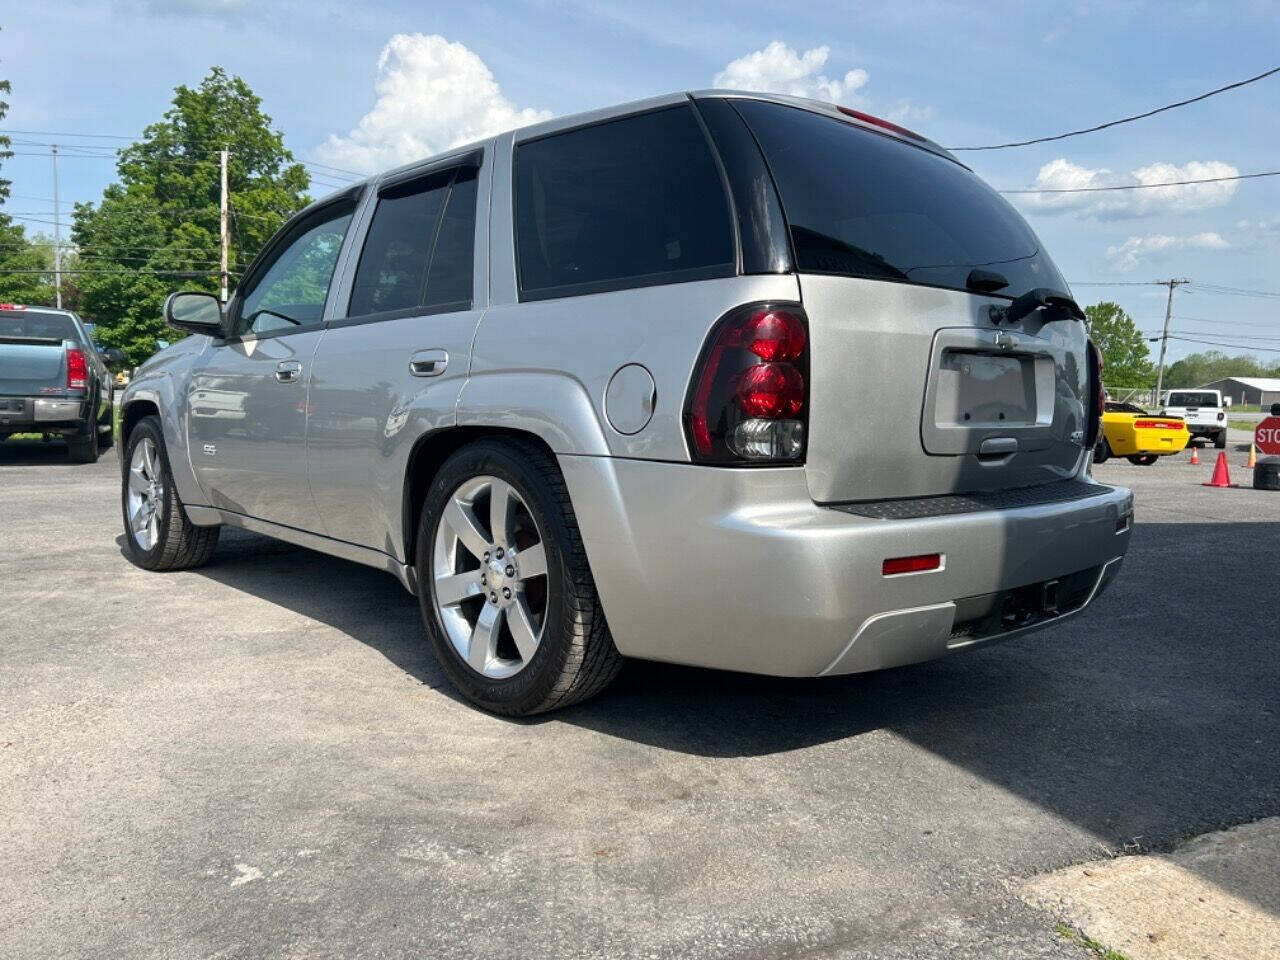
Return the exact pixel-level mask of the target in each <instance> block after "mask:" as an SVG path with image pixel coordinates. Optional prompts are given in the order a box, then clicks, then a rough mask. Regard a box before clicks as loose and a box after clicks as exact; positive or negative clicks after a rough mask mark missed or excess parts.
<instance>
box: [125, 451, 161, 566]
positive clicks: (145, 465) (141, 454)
mask: <svg viewBox="0 0 1280 960" xmlns="http://www.w3.org/2000/svg"><path fill="white" fill-rule="evenodd" d="M163 515H164V478H163V477H162V475H161V473H160V454H159V452H158V451H157V450H156V445H155V441H154V440H152V439H151V438H150V437H143V438H142V439H141V440H139V441H138V443H136V444H135V445H134V448H133V454H132V455H131V456H130V457H129V468H128V473H127V474H126V476H125V517H126V519H127V521H128V524H129V534H130V536H132V537H133V539H134V540H135V541H136V542H137V544H138V546H139V547H140V548H142V549H143V550H151V549H153V548H154V547H155V545H156V543H157V542H159V540H160V520H161V517H162V516H163Z"/></svg>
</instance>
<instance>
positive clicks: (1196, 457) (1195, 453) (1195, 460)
mask: <svg viewBox="0 0 1280 960" xmlns="http://www.w3.org/2000/svg"><path fill="white" fill-rule="evenodd" d="M1187 463H1190V464H1193V465H1195V466H1197V467H1198V466H1200V448H1199V447H1197V446H1192V447H1191V459H1190V460H1188V461H1187Z"/></svg>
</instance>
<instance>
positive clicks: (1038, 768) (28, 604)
mask: <svg viewBox="0 0 1280 960" xmlns="http://www.w3.org/2000/svg"><path fill="white" fill-rule="evenodd" d="M1229 453H1230V457H1231V466H1232V468H1233V471H1234V473H1233V478H1234V479H1236V480H1238V481H1244V482H1247V477H1246V475H1245V471H1243V470H1242V469H1240V468H1239V464H1242V463H1243V460H1244V455H1243V454H1241V453H1239V452H1238V451H1235V450H1232V451H1229ZM1202 459H1203V460H1204V463H1202V464H1201V465H1200V466H1197V467H1193V466H1189V465H1187V464H1186V463H1185V460H1186V454H1183V455H1181V456H1180V457H1178V458H1174V459H1170V460H1167V461H1162V462H1161V463H1159V464H1157V465H1156V466H1154V467H1134V466H1131V465H1129V464H1128V463H1126V462H1125V461H1123V460H1121V461H1112V462H1110V463H1108V464H1105V465H1103V466H1101V467H1099V468H1097V471H1096V472H1097V475H1098V476H1099V477H1100V478H1101V479H1103V480H1104V481H1108V482H1116V483H1125V484H1128V485H1131V486H1132V487H1133V488H1134V489H1135V491H1136V493H1137V503H1138V506H1137V518H1138V523H1137V525H1136V528H1135V532H1134V539H1133V544H1132V547H1131V550H1130V555H1129V560H1128V561H1127V562H1126V565H1125V569H1124V570H1123V572H1122V573H1121V576H1120V579H1119V581H1118V583H1117V584H1116V585H1115V586H1114V587H1113V588H1112V589H1111V591H1110V592H1109V593H1108V594H1106V595H1105V596H1104V597H1103V598H1102V599H1100V600H1099V601H1098V603H1097V604H1096V606H1095V607H1094V608H1093V609H1092V610H1091V611H1090V612H1089V613H1088V614H1086V615H1085V616H1083V617H1081V618H1078V619H1077V620H1074V621H1071V622H1070V623H1068V624H1064V625H1063V626H1061V627H1059V628H1057V629H1054V630H1052V631H1047V632H1044V633H1041V634H1037V635H1035V636H1032V637H1028V638H1024V639H1021V640H1019V641H1017V642H1013V643H1009V644H1005V645H1002V646H997V647H992V648H988V649H985V650H980V651H974V652H970V653H967V654H964V655H959V656H955V657H953V658H949V659H946V660H942V661H938V662H934V663H930V664H923V665H920V666H916V667H910V668H904V669H899V670H892V671H887V672H883V673H878V674H872V675H862V676H855V677H848V678H837V679H830V680H822V681H780V680H772V679H767V678H758V677H749V676H741V675H733V674H724V673H716V672H711V671H700V670H691V669H682V668H676V667H670V666H660V665H650V664H632V665H630V666H629V668H628V670H627V671H626V672H625V673H624V675H623V677H622V678H621V679H620V681H619V682H618V683H617V684H616V685H615V686H614V687H613V688H611V690H610V691H609V692H608V693H606V694H605V695H604V696H602V697H600V698H598V699H597V700H594V701H592V702H591V703H589V704H585V705H582V706H580V707H577V708H574V709H571V710H567V711H564V712H562V713H558V714H555V715H553V716H551V717H548V718H544V719H541V720H539V721H536V722H511V721H507V720H501V719H497V718H494V717H490V716H486V715H483V714H480V713H477V712H476V711H474V710H472V709H470V708H468V707H467V706H465V705H464V704H462V703H461V702H459V701H458V700H457V699H456V697H455V696H453V694H452V693H451V691H450V689H449V688H448V687H447V685H445V683H444V680H443V677H442V675H441V673H440V671H439V670H438V669H437V668H436V666H435V665H434V663H433V662H432V660H431V656H430V653H429V651H428V650H427V649H426V648H425V646H424V644H423V642H422V641H421V639H420V634H419V627H418V623H417V610H416V607H415V604H414V601H413V600H412V598H411V597H409V596H408V595H407V594H406V593H405V592H404V591H403V590H402V589H401V587H400V586H399V585H398V584H397V583H396V582H395V581H394V580H393V579H392V578H391V577H389V576H387V575H385V574H381V573H378V572H376V571H373V570H369V569H366V568H364V567H360V566H356V565H352V564H349V563H345V562H343V561H339V560H335V559H330V558H327V557H324V556H321V555H319V554H314V553H311V552H308V551H305V550H300V549H296V548H293V547H289V546H286V545H283V544H279V543H275V542H273V541H270V540H266V539H263V538H260V537H256V536H251V535H248V534H244V533H238V532H230V533H228V535H227V536H225V537H224V539H223V542H222V544H221V545H220V546H219V549H218V553H217V555H216V556H215V559H214V561H213V563H212V564H211V565H210V566H208V567H207V568H205V569H203V570H200V571H196V572H188V573H181V574H171V575H156V574H148V573H144V572H143V571H140V570H138V569H135V568H134V567H132V566H131V565H130V564H129V563H128V562H127V561H126V560H125V559H124V557H123V556H122V555H121V552H120V543H121V542H122V541H120V539H119V536H120V518H119V507H118V492H117V490H118V487H117V483H118V481H117V474H116V469H117V468H116V464H115V460H114V455H113V454H109V455H107V456H104V457H103V459H102V460H101V461H100V462H99V463H98V464H97V465H96V466H87V467H77V466H72V465H70V464H68V463H66V462H65V455H64V454H63V452H62V450H61V449H60V448H59V447H56V446H53V445H46V446H42V445H40V444H33V443H14V442H12V441H11V442H9V443H6V444H3V445H0V530H3V543H4V547H5V549H4V551H3V552H2V553H0V582H2V583H3V584H4V597H5V601H6V602H5V616H4V618H3V620H0V640H2V642H3V646H4V650H5V654H6V663H5V669H4V670H3V671H0V790H2V791H3V797H4V807H3V809H4V812H5V818H4V828H3V842H2V843H0V956H3V957H5V958H12V960H23V958H31V960H35V958H41V960H43V958H47V957H52V956H57V957H72V958H79V957H84V958H90V957H92V958H101V957H105V956H128V957H144V958H161V957H164V958H168V957H173V958H179V957H181V958H188V957H235V958H239V957H243V958H258V957H266V956H270V957H334V958H338V957H341V958H354V957H401V956H405V957H407V956H414V957H418V956H429V957H432V958H433V960H445V958H453V957H480V956H484V957H510V958H522V960H523V958H529V957H631V956H636V957H702V956H708V957H710V956H714V957H717V958H724V957H752V958H756V957H758V958H781V957H823V958H827V957H878V958H896V957H939V958H941V957H948V958H968V957H974V958H978V957H982V958H991V957H1009V958H1020V960H1025V958H1040V957H1075V958H1081V957H1085V956H1088V954H1087V953H1086V952H1085V951H1084V950H1083V949H1082V948H1081V947H1079V946H1077V945H1075V944H1072V943H1069V942H1068V941H1066V940H1064V939H1062V938H1061V937H1059V936H1058V935H1056V934H1055V933H1054V930H1053V927H1054V921H1055V919H1056V918H1055V917H1053V916H1051V915H1049V914H1046V913H1042V912H1040V911H1038V910H1036V909H1034V908H1032V907H1030V906H1028V905H1026V904H1024V903H1023V902H1022V901H1021V900H1020V899H1019V898H1018V897H1017V895H1016V887H1017V885H1018V884H1019V883H1020V882H1022V881H1024V880H1025V879H1026V878H1027V877H1029V876H1032V875H1034V874H1036V873H1038V872H1041V871H1045V870H1049V869H1053V868H1057V867H1060V866H1063V865H1065V864H1068V863H1071V862H1075V861H1079V860H1085V859H1093V858H1096V857H1098V856H1099V855H1100V854H1103V853H1104V852H1105V851H1109V850H1119V849H1121V848H1124V847H1125V846H1126V845H1129V846H1130V848H1133V847H1135V846H1136V847H1140V848H1144V849H1156V850H1162V849H1168V848H1170V847H1172V846H1173V845H1175V844H1176V843H1178V842H1179V841H1180V840H1182V839H1184V838H1186V837H1188V836H1190V835H1194V834H1198V833H1201V832H1204V831H1207V830H1212V829H1217V828H1223V827H1228V826H1231V825H1234V824H1238V823H1242V822H1247V821H1251V820H1255V819H1258V818H1261V817H1264V816H1269V815H1276V814H1280V715H1278V713H1280V704H1278V702H1277V697H1276V691H1277V689H1280V656H1278V655H1277V653H1278V651H1277V647H1278V645H1280V626H1278V624H1280V591H1278V590H1277V588H1276V576H1277V574H1278V573H1280V569H1278V567H1277V560H1276V558H1277V556H1278V555H1280V523H1278V522H1277V521H1280V494H1276V493H1269V492H1262V491H1253V490H1248V489H1239V490H1216V489H1209V488H1206V487H1202V486H1200V483H1201V482H1202V481H1205V480H1207V479H1208V478H1209V474H1210V472H1211V470H1212V460H1213V456H1212V452H1211V451H1210V452H1209V456H1204V455H1203V453H1202Z"/></svg>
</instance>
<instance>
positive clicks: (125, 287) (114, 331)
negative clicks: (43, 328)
mask: <svg viewBox="0 0 1280 960" xmlns="http://www.w3.org/2000/svg"><path fill="white" fill-rule="evenodd" d="M261 105H262V101H261V99H260V98H259V97H258V96H256V95H255V94H254V93H253V91H252V90H251V89H249V86H248V84H246V83H245V82H244V81H243V80H242V79H240V78H239V77H235V76H229V75H228V74H227V73H226V72H225V71H224V70H222V69H221V68H220V67H214V68H212V69H211V70H210V71H209V75H208V76H207V77H205V78H204V80H203V81H202V82H201V83H200V86H199V87H196V88H194V89H192V88H190V87H186V86H179V87H178V88H177V89H176V90H175V92H174V97H173V105H172V107H171V108H170V109H169V110H168V111H167V112H166V113H165V115H164V119H163V120H161V121H160V122H159V123H155V124H152V125H150V126H148V127H147V128H146V129H145V130H144V131H143V134H142V139H141V140H138V141H137V142H135V143H133V144H131V145H130V146H128V147H125V148H124V149H123V150H121V151H120V155H119V160H118V161H117V164H116V171H117V175H118V177H119V182H117V183H113V184H111V185H110V186H108V187H107V188H106V190H104V191H103V194H102V200H101V201H100V202H99V203H98V204H96V205H94V204H77V206H76V210H75V217H74V219H75V223H74V226H73V229H72V237H73V239H74V241H75V243H76V245H77V247H78V248H79V249H80V251H81V255H82V257H83V260H84V265H85V268H86V270H87V271H88V272H85V273H83V274H80V287H81V290H80V294H81V308H82V309H83V310H84V311H85V313H86V314H88V315H89V316H90V317H92V319H93V320H94V321H95V322H97V324H98V334H99V336H100V337H101V340H102V342H103V343H104V344H106V345H110V346H118V347H120V348H121V349H122V350H124V352H125V354H126V355H127V356H128V358H129V361H130V362H131V363H138V362H140V361H142V360H143V359H145V358H146V357H147V356H149V355H150V354H151V352H152V351H153V350H154V349H155V342H156V340H157V339H158V338H164V339H173V338H174V337H175V336H176V335H175V334H174V333H173V332H172V331H170V330H168V328H166V327H165V325H164V320H163V318H162V316H161V311H162V307H163V304H164V298H165V296H166V295H167V294H168V293H169V292H170V291H171V290H175V289H195V290H209V291H213V292H216V291H217V289H218V249H219V224H218V200H219V174H218V152H219V150H221V149H222V148H223V147H224V146H225V147H226V148H227V149H228V150H230V152H231V157H230V161H229V163H228V189H229V193H230V198H231V203H230V206H231V210H232V221H231V222H232V244H231V264H230V270H231V272H232V284H231V285H232V286H234V285H235V279H236V277H237V276H238V275H239V273H240V272H241V271H242V270H243V269H244V267H245V266H246V265H247V264H248V263H249V261H250V260H252V258H253V256H254V255H255V254H256V253H257V252H258V250H259V249H260V248H261V247H262V245H263V244H265V243H266V241H267V240H268V239H269V238H270V237H271V235H272V233H274V232H275V230H276V228H278V227H279V226H280V224H281V223H283V222H284V220H285V219H286V218H287V217H288V216H289V215H291V214H292V213H294V212H296V211H297V210H300V209H301V208H302V207H303V206H305V205H306V203H307V201H308V198H307V196H306V190H307V187H308V185H309V178H308V176H307V173H306V171H305V170H304V169H303V167H302V165H301V164H298V163H295V162H293V155H292V154H291V153H290V152H289V151H288V150H286V149H285V147H284V139H283V137H282V135H281V134H280V132H279V131H277V130H273V129H272V127H271V118H270V117H269V116H267V115H266V114H264V113H263V112H262V109H261Z"/></svg>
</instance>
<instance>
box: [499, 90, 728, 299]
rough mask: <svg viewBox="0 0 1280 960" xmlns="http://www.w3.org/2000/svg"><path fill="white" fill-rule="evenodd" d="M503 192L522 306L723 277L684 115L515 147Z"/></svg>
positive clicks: (720, 246) (711, 198)
mask: <svg viewBox="0 0 1280 960" xmlns="http://www.w3.org/2000/svg"><path fill="white" fill-rule="evenodd" d="M515 183H516V242H517V249H518V253H519V262H520V289H521V293H522V295H524V296H525V298H526V299H527V298H528V297H529V295H530V294H532V295H533V296H535V297H536V296H543V297H546V296H559V295H564V294H570V293H590V292H594V291H595V290H606V289H619V288H622V287H630V286H644V285H647V284H651V283H670V282H676V281H678V280H697V279H703V278H706V277H712V276H726V275H729V274H731V273H733V272H734V270H735V263H734V259H735V258H734V248H733V230H732V226H731V224H730V220H729V207H728V202H727V200H726V198H725V192H724V186H723V183H722V181H721V179H720V173H719V170H718V169H717V167H716V162H715V159H714V158H713V156H712V154H711V148H710V146H709V145H708V144H707V140H706V137H705V136H704V135H703V133H702V128H701V127H700V126H699V125H698V121H697V119H696V118H695V117H694V115H693V111H692V110H691V109H690V108H689V107H687V106H680V107H673V108H670V109H666V110H656V111H653V112H650V113H643V114H638V115H636V116H631V117H624V118H623V119H620V120H612V121H609V122H607V123H599V124H595V125H593V126H590V127H583V128H581V129H578V130H570V131H568V132H566V133H560V134H553V135H551V136H548V137H544V138H542V139H540V140H534V141H531V142H529V143H524V144H521V145H520V146H519V147H518V148H517V151H516V174H515Z"/></svg>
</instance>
